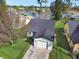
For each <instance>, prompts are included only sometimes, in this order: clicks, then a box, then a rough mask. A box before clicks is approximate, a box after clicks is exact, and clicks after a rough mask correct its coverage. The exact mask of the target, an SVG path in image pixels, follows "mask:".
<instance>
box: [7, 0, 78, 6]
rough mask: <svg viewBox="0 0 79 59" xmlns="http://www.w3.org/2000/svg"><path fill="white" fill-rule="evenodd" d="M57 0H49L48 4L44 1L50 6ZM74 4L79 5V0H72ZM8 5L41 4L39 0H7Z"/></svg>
mask: <svg viewBox="0 0 79 59" xmlns="http://www.w3.org/2000/svg"><path fill="white" fill-rule="evenodd" d="M53 1H55V0H48V2H47V3H46V4H44V3H43V5H44V6H50V3H51V2H53ZM72 1H73V4H74V5H76V6H79V0H72ZM6 3H7V5H23V6H29V5H35V6H39V4H38V3H37V0H6Z"/></svg>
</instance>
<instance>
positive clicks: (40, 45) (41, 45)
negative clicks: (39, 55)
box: [34, 40, 47, 48]
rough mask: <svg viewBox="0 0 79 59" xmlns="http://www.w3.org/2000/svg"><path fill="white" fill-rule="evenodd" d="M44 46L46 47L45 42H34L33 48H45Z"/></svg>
mask: <svg viewBox="0 0 79 59" xmlns="http://www.w3.org/2000/svg"><path fill="white" fill-rule="evenodd" d="M46 45H47V42H45V41H39V40H38V41H37V40H36V41H35V44H34V46H35V47H36V48H46Z"/></svg>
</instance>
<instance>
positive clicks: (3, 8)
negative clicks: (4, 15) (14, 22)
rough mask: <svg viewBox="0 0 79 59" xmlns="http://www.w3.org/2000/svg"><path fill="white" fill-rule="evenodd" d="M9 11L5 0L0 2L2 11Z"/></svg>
mask: <svg viewBox="0 0 79 59" xmlns="http://www.w3.org/2000/svg"><path fill="white" fill-rule="evenodd" d="M6 9H7V7H6V2H5V0H0V11H2V12H5V11H6Z"/></svg>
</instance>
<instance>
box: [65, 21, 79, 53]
mask: <svg viewBox="0 0 79 59" xmlns="http://www.w3.org/2000/svg"><path fill="white" fill-rule="evenodd" d="M64 32H65V35H66V37H67V40H68V42H69V45H70V47H73V52H75V53H77V54H78V53H79V22H77V21H67V22H66V23H65V25H64Z"/></svg>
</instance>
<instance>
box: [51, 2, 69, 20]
mask: <svg viewBox="0 0 79 59" xmlns="http://www.w3.org/2000/svg"><path fill="white" fill-rule="evenodd" d="M69 8H70V6H69V4H67V3H65V2H62V1H55V2H52V3H51V5H50V10H51V12H52V16H55V19H56V20H58V19H60V18H61V17H62V14H63V13H64V12H67V11H68V10H69Z"/></svg>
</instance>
